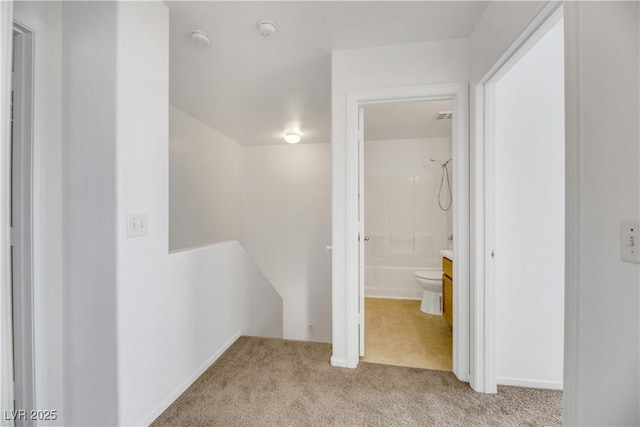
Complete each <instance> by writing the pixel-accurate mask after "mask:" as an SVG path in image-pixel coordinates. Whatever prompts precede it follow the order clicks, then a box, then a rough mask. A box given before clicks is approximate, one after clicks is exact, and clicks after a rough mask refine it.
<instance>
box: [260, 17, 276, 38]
mask: <svg viewBox="0 0 640 427" xmlns="http://www.w3.org/2000/svg"><path fill="white" fill-rule="evenodd" d="M277 30H278V27H276V24H274V23H273V22H271V21H267V20H265V19H263V20H261V21H258V32H259V33H260V35H261V36H262V37H264V38H265V39H268V38H269V37H271V36H273V35H274V34H275V33H276V31H277Z"/></svg>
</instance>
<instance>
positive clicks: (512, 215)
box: [493, 21, 565, 389]
mask: <svg viewBox="0 0 640 427" xmlns="http://www.w3.org/2000/svg"><path fill="white" fill-rule="evenodd" d="M563 39H564V22H563V21H560V22H558V23H557V24H556V25H555V27H554V28H552V29H551V30H550V31H549V32H548V33H547V34H546V35H545V36H543V37H542V38H541V39H540V40H539V41H538V42H537V43H536V44H535V45H534V46H533V47H532V48H531V49H530V50H529V51H528V52H527V53H526V54H525V56H524V57H522V58H520V59H519V61H518V62H517V63H516V64H515V65H514V66H513V67H512V68H510V69H509V70H508V71H507V73H506V74H505V75H504V76H502V77H501V78H500V79H499V80H498V81H497V82H496V83H495V89H494V97H493V102H494V104H493V105H494V108H495V110H494V113H495V116H493V117H495V119H494V120H495V128H494V132H495V133H494V145H493V147H494V150H493V152H494V162H495V163H494V166H495V167H494V168H493V169H494V170H493V174H494V175H493V176H494V182H495V188H494V191H495V193H494V195H495V200H494V202H495V241H494V243H495V248H494V249H495V250H496V253H497V256H496V259H495V261H494V265H495V295H496V301H495V314H494V316H495V325H496V331H495V333H496V355H495V364H496V376H497V382H498V384H509V385H519V386H527V387H540V388H553V389H562V373H563V370H562V364H563V349H564V328H563V325H564V239H565V233H564V218H565V211H564V174H565V167H564V163H565V162H564V150H565V143H564V139H565V137H564V46H563V45H564V43H563Z"/></svg>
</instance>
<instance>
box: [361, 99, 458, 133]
mask: <svg viewBox="0 0 640 427" xmlns="http://www.w3.org/2000/svg"><path fill="white" fill-rule="evenodd" d="M452 108H453V103H452V102H451V101H423V102H403V103H393V104H391V103H390V104H376V105H369V106H367V107H365V109H364V138H365V140H367V141H377V140H383V139H411V138H444V137H451V122H452V120H446V119H445V120H435V119H434V117H435V115H436V114H437V113H439V112H441V111H451V109H452Z"/></svg>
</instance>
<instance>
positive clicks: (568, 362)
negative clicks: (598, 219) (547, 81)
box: [562, 2, 583, 425]
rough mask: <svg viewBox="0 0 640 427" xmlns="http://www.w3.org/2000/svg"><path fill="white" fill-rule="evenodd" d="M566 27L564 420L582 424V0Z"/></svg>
mask: <svg viewBox="0 0 640 427" xmlns="http://www.w3.org/2000/svg"><path fill="white" fill-rule="evenodd" d="M564 8H565V10H564V28H565V42H564V45H565V50H564V51H565V66H564V73H565V79H564V80H565V260H564V271H565V273H564V274H565V296H564V307H565V308H564V378H563V382H564V393H563V394H562V412H563V414H562V424H563V425H578V424H580V420H579V408H580V404H581V399H580V395H581V393H580V392H579V390H580V375H579V372H580V366H581V364H582V357H581V355H580V352H579V351H578V348H579V347H578V337H580V336H582V332H581V329H582V328H581V324H580V322H579V321H578V319H580V317H581V316H580V297H581V295H580V287H579V286H578V283H581V282H582V280H581V273H580V258H581V250H580V248H581V247H582V245H581V242H580V235H581V230H580V223H581V221H580V206H581V198H580V195H581V194H582V187H581V185H580V173H581V168H580V165H581V163H582V150H581V149H580V142H581V141H583V138H582V108H580V103H581V99H580V93H581V90H580V86H581V84H582V74H581V72H580V70H581V67H580V37H579V33H578V30H579V28H580V8H581V5H580V2H567V3H566V4H565V6H564Z"/></svg>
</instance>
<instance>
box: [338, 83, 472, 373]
mask: <svg viewBox="0 0 640 427" xmlns="http://www.w3.org/2000/svg"><path fill="white" fill-rule="evenodd" d="M442 99H451V100H452V101H453V129H452V130H453V132H452V145H453V158H454V161H455V162H456V167H455V168H454V171H455V172H454V173H455V179H454V189H453V195H454V212H453V216H454V219H453V235H454V247H455V248H456V262H455V263H454V277H455V278H456V284H457V285H456V286H454V298H453V299H454V304H455V307H454V310H453V311H454V321H453V329H454V331H453V337H454V340H453V372H454V374H455V375H456V376H457V377H458V379H460V380H462V381H468V378H469V360H470V354H469V329H470V327H469V138H468V128H469V127H468V111H469V109H468V105H469V102H468V85H467V84H461V83H445V84H434V85H427V86H409V87H397V88H384V89H372V90H365V91H355V92H349V93H348V95H347V154H346V169H347V174H346V184H347V186H346V188H347V204H346V208H347V209H346V211H347V218H346V219H345V220H346V221H345V223H346V239H345V240H346V242H347V245H346V248H345V249H346V250H345V263H346V278H347V282H346V295H345V298H346V301H345V300H343V299H342V295H337V294H336V293H334V295H333V306H334V310H336V309H337V308H339V307H344V306H345V305H346V310H347V312H346V325H345V327H344V330H345V331H346V337H347V349H346V350H347V351H346V359H347V360H346V365H347V367H350V368H355V367H357V366H358V362H359V346H358V343H359V340H358V271H359V260H358V227H359V224H358V221H357V219H358V218H357V213H358V197H357V195H358V158H359V150H358V111H359V108H360V107H361V106H363V105H371V104H381V103H392V102H406V101H433V100H442ZM336 245H338V243H337V242H334V243H333V247H334V248H335V247H336ZM345 303H346V304H345ZM335 362H342V361H338V360H336V361H335ZM332 364H334V359H333V358H332Z"/></svg>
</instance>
